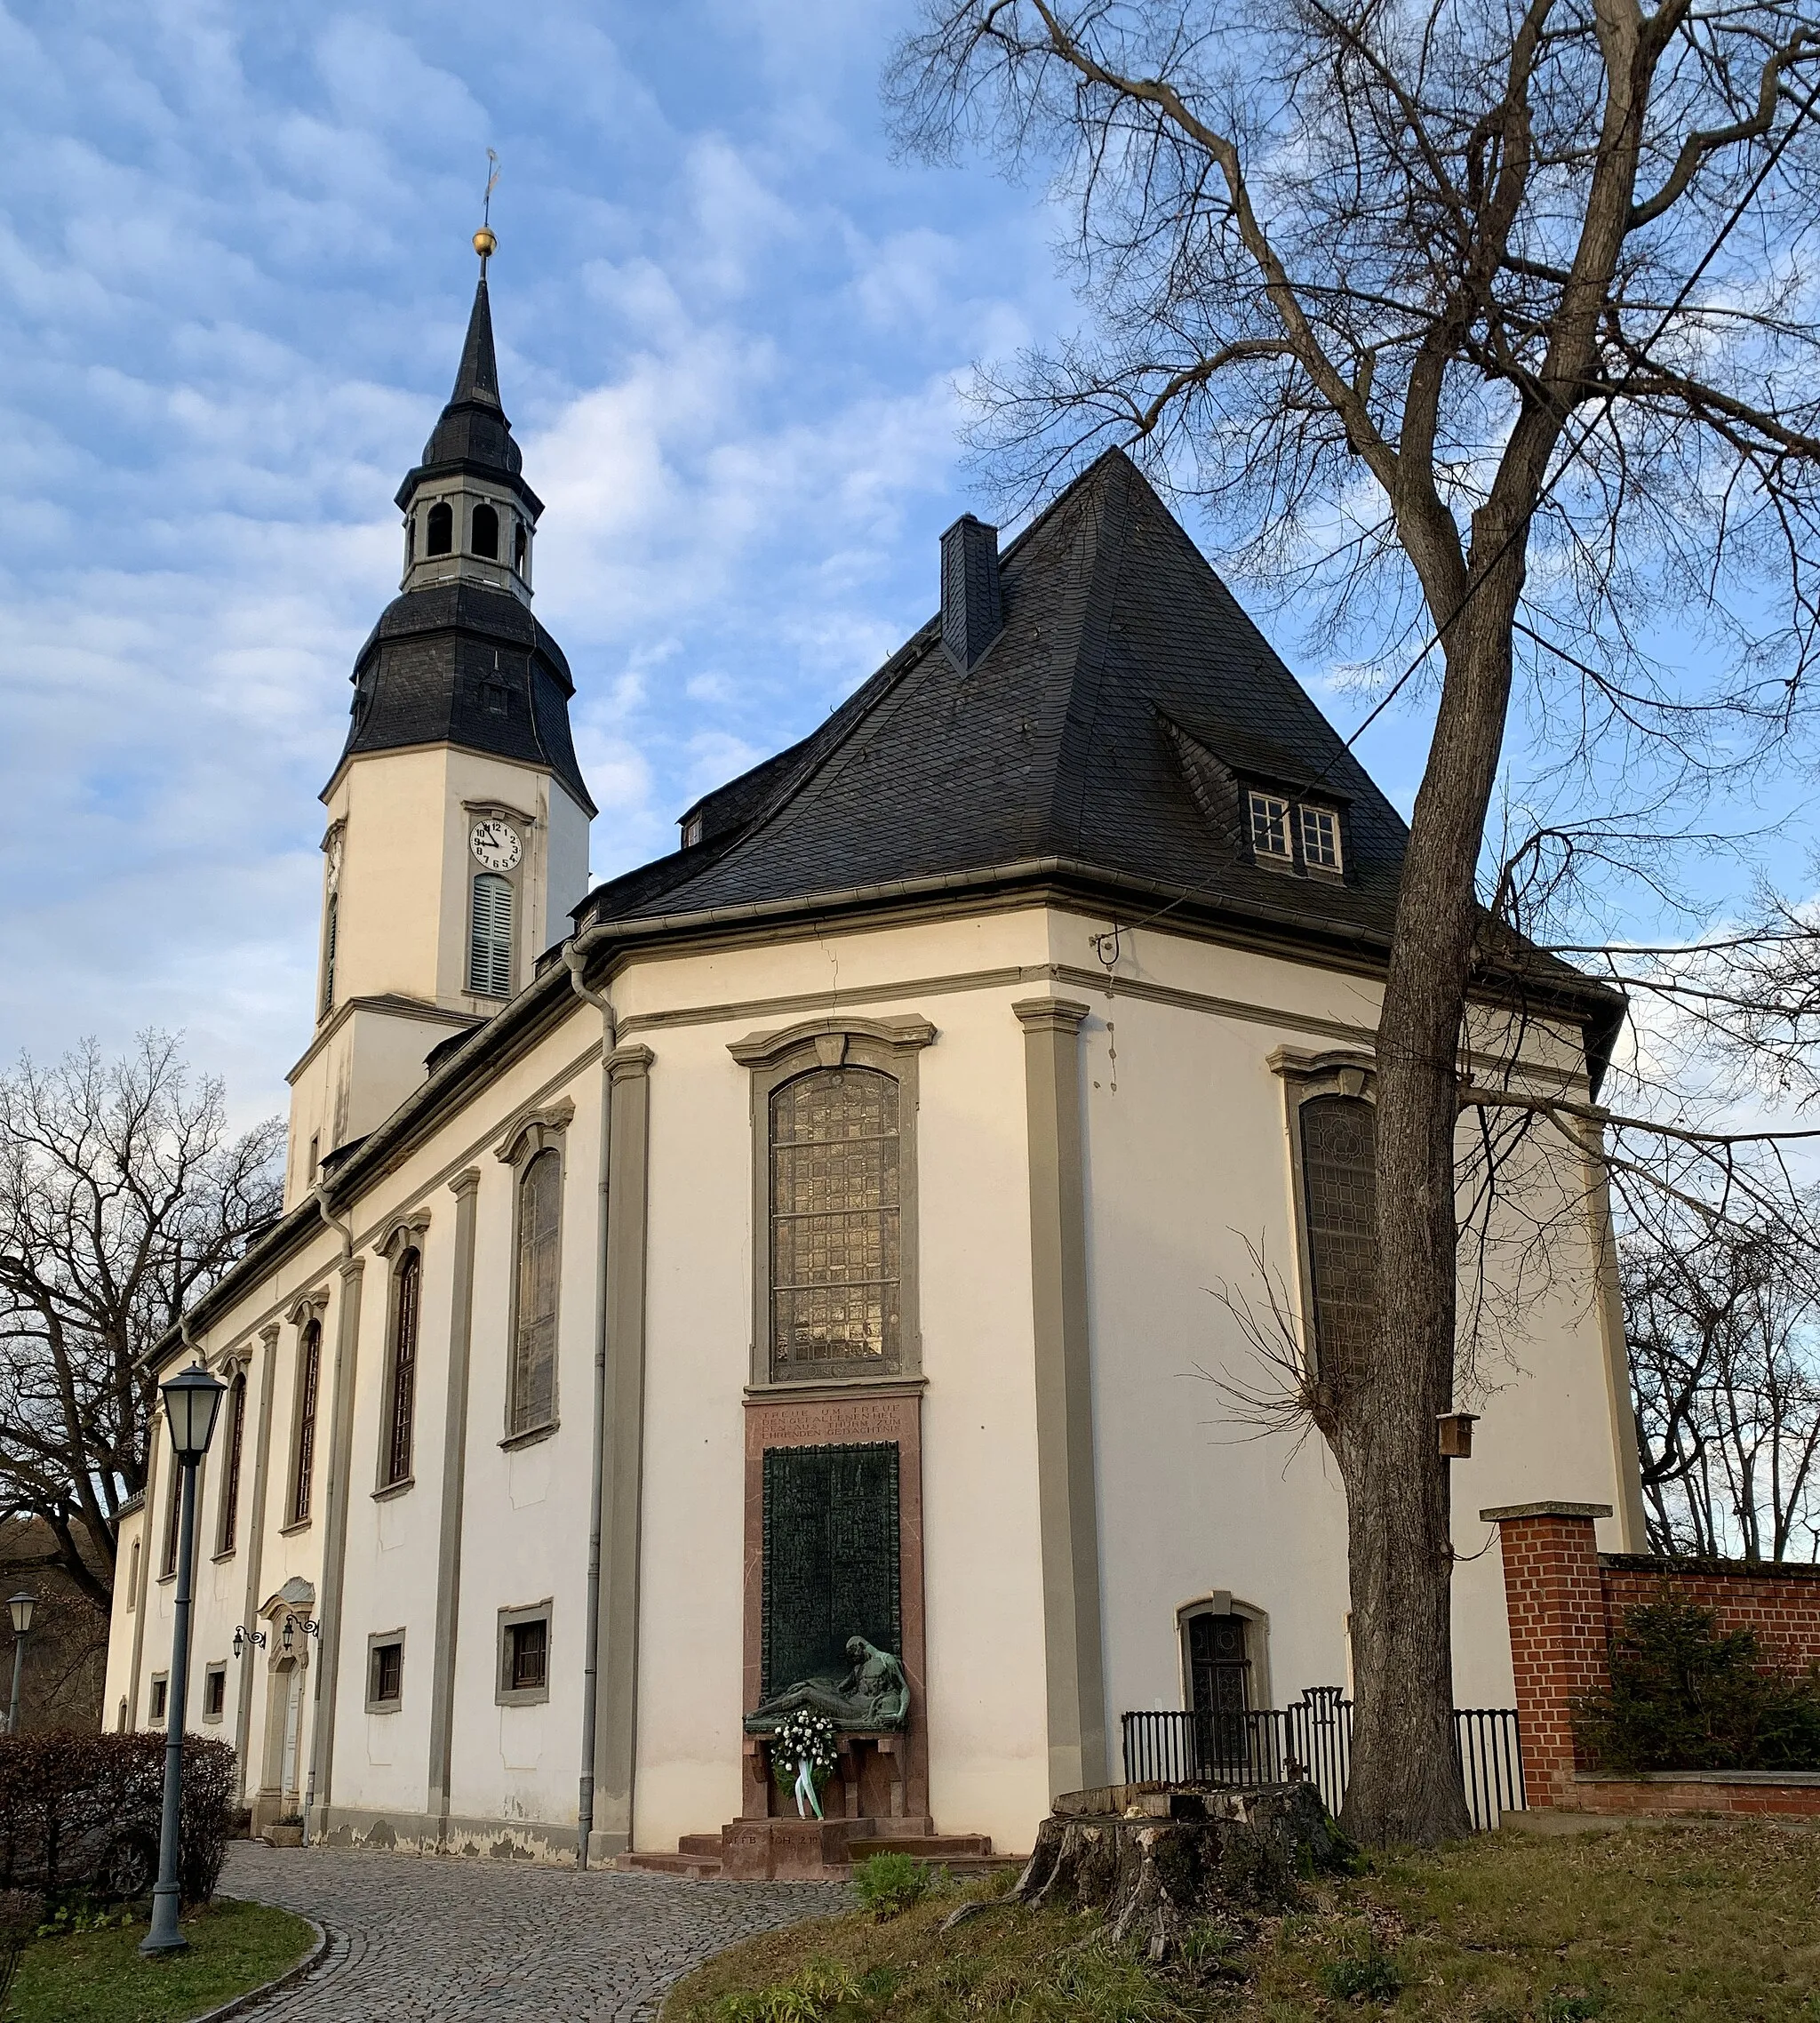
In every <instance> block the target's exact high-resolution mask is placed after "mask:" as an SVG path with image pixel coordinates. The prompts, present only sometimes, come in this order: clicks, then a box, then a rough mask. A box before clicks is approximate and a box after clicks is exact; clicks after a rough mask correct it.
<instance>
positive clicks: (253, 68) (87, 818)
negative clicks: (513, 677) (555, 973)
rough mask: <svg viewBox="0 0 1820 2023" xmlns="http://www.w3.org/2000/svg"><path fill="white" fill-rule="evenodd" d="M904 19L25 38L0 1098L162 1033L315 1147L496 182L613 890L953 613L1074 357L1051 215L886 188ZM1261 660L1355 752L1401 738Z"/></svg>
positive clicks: (959, 177) (310, 22)
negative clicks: (360, 668)
mask: <svg viewBox="0 0 1820 2023" xmlns="http://www.w3.org/2000/svg"><path fill="white" fill-rule="evenodd" d="M912 16H913V8H912V5H911V0H869V4H866V5H858V6H856V5H854V4H851V0H666V4H663V5H661V6H653V5H651V4H649V0H644V4H637V0H632V4H622V0H592V4H575V0H537V4H535V5H532V6H523V7H519V8H516V9H502V8H500V7H499V6H498V5H497V4H491V5H486V6H482V5H478V4H472V0H389V4H385V5H371V6H363V5H357V4H355V5H335V4H322V5H317V6H314V7H310V8H276V7H270V6H265V5H259V6H255V5H253V4H250V0H241V4H226V0H36V4H4V0H0V116H4V124H5V132H6V135H7V143H6V152H5V156H4V170H0V234H4V244H0V347H4V356H5V358H6V360H7V364H8V370H7V372H6V374H5V376H4V380H0V410H4V430H5V439H6V441H7V443H8V446H9V455H8V458H7V465H8V469H7V474H6V479H5V482H4V484H0V596H4V609H5V625H4V633H0V792H4V796H5V807H6V817H7V819H6V821H5V824H4V844H0V880H4V884H0V892H4V898H0V918H4V924H5V930H6V940H7V946H8V949H9V960H8V961H7V962H6V963H5V964H4V965H0V1060H10V1059H12V1058H13V1057H15V1056H16V1055H17V1054H18V1053H19V1052H20V1051H21V1050H28V1051H30V1052H32V1053H33V1054H34V1055H36V1056H38V1057H40V1058H50V1057H53V1056H55V1055H56V1054H57V1053H59V1052H60V1051H62V1050H63V1049H64V1048H65V1047H66V1046H68V1044H69V1043H71V1042H72V1041H74V1040H75V1039H76V1038H77V1037H79V1036H81V1035H90V1034H92V1035H96V1036H97V1037H98V1038H99V1039H100V1041H101V1043H103V1044H104V1045H105V1046H108V1047H109V1048H116V1047H119V1046H121V1045H123V1044H124V1043H125V1042H127V1041H128V1040H130V1038H131V1037H132V1035H133V1034H134V1033H135V1032H136V1031H138V1030H140V1029H141V1028H143V1027H148V1026H153V1027H161V1028H163V1029H165V1030H170V1031H180V1032H182V1033H183V1034H184V1035H186V1040H187V1045H188V1051H189V1054H190V1057H191V1059H192V1060H193V1061H195V1062H196V1064H197V1065H198V1066H201V1067H206V1068H208V1069H210V1070H212V1071H213V1072H216V1073H219V1074H220V1075H223V1076H224V1077H225V1078H226V1080H227V1083H228V1092H229V1098H230V1102H231V1104H232V1107H233V1110H234V1112H235V1115H236V1116H239V1117H241V1118H251V1117H252V1116H256V1115H262V1114H267V1113H269V1112H271V1111H274V1110H277V1109H280V1108H282V1107H283V1102H284V1098H285V1089H284V1083H283V1074H284V1070H285V1069H286V1068H287V1067H289V1066H290V1065H291V1062H292V1060H293V1059H295V1058H296V1056H297V1055H298V1054H299V1052H300V1051H302V1049H303V1047H304V1045H305V1044H306V1043H307V1040H308V1037H309V1035H310V1031H311V1014H312V1009H313V1006H312V996H313V986H314V972H315V949H316V911H317V907H318V904H319V900H320V891H321V860H320V857H319V854H318V845H319V843H320V839H321V835H322V828H323V811H322V808H321V806H320V804H319V803H318V802H317V799H316V796H317V794H318V792H319V791H320V789H321V788H322V787H323V784H324V782H325V781H326V780H327V778H328V775H329V772H330V771H331V767H332V765H333V764H334V761H335V758H336V756H337V755H338V754H339V748H340V745H341V741H342V738H343V735H344V733H345V730H346V719H347V702H348V696H349V691H348V688H347V678H348V674H349V671H350V668H351V667H352V664H353V659H354V655H355V652H356V651H357V649H358V647H359V645H360V643H361V641H362V640H363V638H364V637H365V636H366V634H367V632H368V631H369V629H370V628H371V625H372V624H373V622H374V620H376V619H377V617H378V616H379V612H380V611H381V610H382V609H383V608H384V606H385V604H386V603H387V601H388V599H389V598H390V597H391V596H393V595H394V594H395V590H396V587H397V585H396V579H397V568H398V557H399V538H400V537H399V532H398V515H397V512H396V509H395V507H394V506H393V504H392V498H393V493H394V492H395V489H396V487H397V484H398V482H399V480H400V478H401V477H402V476H403V474H404V472H405V471H406V470H407V469H409V468H411V465H412V464H413V463H414V462H415V461H416V460H417V456H418V453H419V450H420V448H421V445H422V443H423V440H424V438H425V436H427V434H428V432H429V429H430V428H431V426H432V424H433V423H434V421H435V417H436V414H437V412H439V410H440V408H441V405H442V404H443V401H444V400H445V399H446V398H447V395H448V389H449V386H450V382H451V380H452V377H453V373H454V367H455V363H456V359H457V356H458V354H459V347H460V340H461V333H462V329H463V327H464V324H465V321H466V317H467V308H468V304H469V301H470V299H471V296H472V292H473V286H474V279H475V260H474V255H473V252H472V251H471V250H470V247H469V244H468V237H469V235H470V234H471V232H472V231H473V229H474V228H475V225H476V224H477V223H478V221H479V215H478V214H479V208H480V198H481V191H482V186H483V182H484V180H485V175H486V170H487V162H486V149H487V148H489V147H491V148H494V149H496V150H497V152H498V155H499V160H500V169H501V173H500V180H499V188H498V189H497V191H496V193H495V196H494V200H493V223H494V226H495V228H496V229H497V230H498V233H499V254H498V256H497V258H496V259H495V260H494V261H493V263H492V271H491V294H492V301H493V313H494V323H495V329H496V332H497V336H498V340H499V371H500V380H501V388H502V393H503V396H504V400H505V404H506V407H507V412H508V414H509V415H510V417H511V419H512V421H513V424H514V429H515V434H516V436H517V437H518V440H519V442H520V443H521V444H522V446H523V452H524V468H525V475H526V476H527V478H528V479H529V480H530V482H531V484H532V485H533V487H534V488H535V489H536V491H537V492H539V495H540V496H541V497H542V499H543V500H544V501H545V508H546V509H545V513H544V517H543V520H542V522H541V524H540V526H539V542H538V557H537V559H538V579H537V580H538V596H537V611H538V615H539V618H540V619H541V620H542V621H543V622H544V624H545V625H546V626H547V628H549V629H550V631H551V632H552V633H554V635H555V637H556V638H557V639H558V640H559V641H560V642H561V643H562V644H563V647H564V649H565V651H566V652H567V654H568V656H569V660H570V662H571V667H572V668H573V670H574V673H575V676H576V681H577V686H578V692H577V696H576V700H575V706H574V721H575V727H576V741H577V748H578V750H579V755H580V758H581V762H582V766H583V770H584V772H585V773H586V775H587V780H588V782H589V784H590V786H591V788H592V789H593V792H594V795H595V799H596V801H597V802H598V803H599V804H600V809H601V812H600V815H599V818H598V819H597V820H596V821H595V828H594V839H593V850H592V861H593V869H594V872H595V876H608V875H611V874H612V873H615V872H617V871H619V870H622V869H624V868H627V867H628V866H630V865H633V864H635V863H638V862H641V861H643V860H645V859H647V858H650V857H652V856H655V855H658V854H660V853H662V852H665V851H667V850H668V849H670V848H671V847H673V846H674V843H675V827H674V824H675V817H676V816H677V815H678V814H679V813H680V812H682V811H683V808H684V807H686V806H687V805H688V804H689V803H690V801H691V800H693V799H694V798H695V797H696V796H698V795H699V794H700V793H702V792H703V791H704V790H706V788H710V787H713V786H714V785H716V784H718V783H720V782H721V781H722V780H727V779H729V778H730V777H732V776H733V775H734V774H736V773H738V772H741V771H743V770H744V769H745V768H746V766H747V765H749V764H753V763H754V761H755V760H756V759H758V758H760V757H762V756H765V755H766V754H768V753H770V752H771V751H774V750H776V749H778V748H779V747H781V746H783V745H785V744H787V743H789V742H791V741H792V740H794V739H796V738H798V737H800V736H802V734H803V733H804V732H806V731H807V730H808V729H810V726H811V725H812V724H814V723H816V722H817V721H818V719H819V718H820V717H821V716H823V715H825V714H826V711H827V710H828V709H829V708H831V707H832V706H833V705H834V703H835V702H836V701H837V700H839V699H840V698H841V697H842V696H843V695H844V694H846V693H847V692H849V691H850V690H851V689H852V688H853V687H854V686H855V685H857V684H858V682H860V681H861V680H863V679H864V678H865V677H866V675H868V674H869V673H870V672H871V671H872V669H873V668H874V667H875V666H876V665H877V663H878V662H879V661H880V660H882V659H883V658H884V657H885V656H886V655H887V654H888V653H889V652H890V651H891V650H892V649H894V648H895V647H896V646H897V645H898V643H899V642H900V641H901V640H902V639H903V638H904V637H905V636H906V635H907V634H909V633H910V632H911V631H912V630H914V628H916V627H917V626H918V625H920V624H921V623H922V621H923V620H924V619H926V618H927V617H928V616H929V615H930V612H931V611H932V609H933V608H934V605H935V604H936V601H937V595H938V591H937V567H936V564H937V553H938V548H937V543H938V536H939V534H940V532H941V530H942V529H943V528H944V527H945V526H946V525H947V524H949V522H950V521H951V520H953V519H954V516H956V515H957V514H959V513H961V512H962V511H966V510H969V509H989V503H990V502H989V500H986V499H985V498H984V497H983V496H982V491H981V486H980V484H979V482H978V479H977V477H976V476H975V475H974V474H973V473H972V472H971V471H970V468H969V467H968V463H967V460H966V455H965V452H964V449H963V446H962V444H961V442H960V440H959V439H958V433H957V432H958V429H959V428H960V425H961V422H962V407H961V400H960V388H961V387H962V384H963V383H964V380H965V378H966V375H967V373H968V372H969V370H970V367H971V366H972V365H973V364H975V363H976V362H978V361H990V360H993V359H1002V358H1005V357H1008V356H1010V355H1011V354H1012V353H1014V352H1015V351H1016V350H1017V349H1018V348H1019V347H1020V346H1023V345H1026V344H1030V343H1034V342H1038V341H1042V340H1045V339H1048V338H1050V337H1052V336H1053V335H1054V334H1055V333H1056V332H1058V331H1061V330H1065V329H1066V328H1068V327H1070V326H1071V325H1072V324H1074V323H1075V322H1077V321H1078V318H1079V316H1080V311H1079V308H1078V307H1077V305H1076V304H1075V303H1074V300H1073V299H1072V297H1071V296H1070V294H1069V292H1068V288H1067V284H1066V280H1065V279H1064V278H1063V277H1062V276H1061V274H1060V272H1059V270H1058V263H1057V260H1056V256H1055V253H1054V251H1053V243H1054V240H1055V237H1056V234H1057V231H1058V223H1059V220H1058V218H1057V217H1056V216H1055V215H1054V213H1053V211H1052V209H1051V206H1050V202H1049V200H1048V198H1047V196H1046V194H1045V192H1044V190H1043V188H1042V186H1041V183H1040V181H1039V182H1026V183H1023V184H1014V183H1008V182H1006V181H1005V180H1002V179H1001V178H1000V177H998V176H997V175H995V174H994V172H992V171H991V170H990V169H989V168H988V167H986V166H985V165H982V164H966V165H958V166H954V167H943V168H933V167H930V166H929V165H926V164H921V163H915V162H906V161H903V160H899V159H896V158H894V156H893V153H892V149H891V147H890V137H889V134H888V133H887V132H886V127H885V121H884V117H883V115H882V109H881V107H880V102H879V92H878V79H879V74H880V69H881V66H882V61H883V59H884V57H885V55H886V53H887V52H888V50H889V48H890V44H892V42H893V40H894V39H895V37H896V36H898V34H899V33H901V32H902V30H903V28H904V27H905V26H906V24H907V23H908V21H909V20H911V19H912ZM1190 524H1191V526H1192V524H1193V523H1192V521H1191V523H1190ZM1260 615H1261V616H1262V615H1263V614H1260ZM1264 621H1265V627H1266V629H1267V630H1269V631H1271V632H1272V633H1273V636H1275V637H1276V638H1277V640H1278V643H1279V644H1280V645H1281V646H1282V647H1283V649H1284V650H1285V652H1286V653H1287V655H1288V657H1289V660H1290V662H1291V665H1292V666H1294V667H1296V668H1297V672H1298V673H1300V674H1302V676H1304V678H1305V680H1306V681H1307V683H1308V685H1309V686H1310V688H1311V689H1312V690H1313V692H1314V694H1315V695H1316V698H1317V700H1321V702H1322V703H1323V705H1324V706H1325V707H1327V708H1329V714H1330V715H1331V716H1333V717H1334V719H1335V721H1336V722H1337V723H1338V724H1339V725H1340V727H1341V728H1342V730H1345V731H1349V730H1351V729H1352V728H1353V725H1354V724H1356V723H1357V722H1358V721H1359V719H1360V718H1361V716H1363V715H1364V713H1365V711H1366V708H1368V707H1369V706H1368V705H1367V704H1366V703H1365V702H1363V701H1361V700H1359V699H1358V698H1357V697H1356V696H1353V695H1350V694H1348V693H1346V692H1345V691H1344V689H1343V688H1340V687H1337V685H1336V684H1335V681H1334V679H1333V671H1332V668H1330V667H1323V666H1322V665H1321V664H1320V663H1318V662H1310V661H1309V660H1306V659H1298V658H1297V654H1296V653H1295V652H1294V651H1293V645H1292V641H1291V640H1290V638H1289V637H1288V636H1285V629H1284V628H1283V626H1282V625H1281V624H1278V623H1275V622H1273V620H1271V619H1269V618H1268V617H1265V620H1264ZM1420 731H1421V724H1420V721H1419V712H1418V713H1417V716H1409V715H1407V714H1404V713H1401V712H1394V711H1393V712H1392V713H1390V714H1389V715H1388V716H1386V717H1385V719H1384V720H1382V721H1381V723H1380V724H1379V725H1377V727H1375V728H1374V730H1373V732H1371V733H1370V735H1369V737H1368V738H1367V739H1366V740H1364V741H1363V742H1361V746H1360V747H1359V750H1360V754H1361V757H1362V758H1363V759H1364V760H1365V762H1366V764H1368V766H1369V767H1370V768H1371V770H1372V771H1373V772H1374V773H1375V775H1376V776H1377V779H1378V780H1379V782H1380V784H1381V785H1382V786H1383V787H1384V788H1385V791H1386V792H1387V793H1389V794H1390V796H1391V797H1392V798H1393V800H1394V801H1395V802H1396V803H1397V804H1399V805H1400V806H1401V807H1402V808H1403V809H1404V810H1405V811H1406V812H1407V810H1408V808H1409V804H1410V801H1411V797H1412V794H1413V789H1414V785H1415V781H1416V779H1417V771H1418V767H1419V763H1420V757H1421V744H1422V740H1421V737H1420Z"/></svg>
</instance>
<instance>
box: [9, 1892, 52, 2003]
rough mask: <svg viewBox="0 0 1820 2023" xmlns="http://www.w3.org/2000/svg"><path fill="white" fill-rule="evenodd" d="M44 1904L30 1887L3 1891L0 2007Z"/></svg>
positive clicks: (17, 1969) (35, 1928)
mask: <svg viewBox="0 0 1820 2023" xmlns="http://www.w3.org/2000/svg"><path fill="white" fill-rule="evenodd" d="M43 1910H44V1906H43V1904H42V1902H41V1901H40V1900H39V1899H38V1898H37V1897H36V1896H35V1895H34V1894H33V1893H32V1892H31V1891H29V1890H0V2010H4V2008H5V2006H6V1991H7V1989H8V1988H10V1987H12V1977H13V1975H14V1974H15V1973H16V1972H17V1971H19V1956H20V1954H21V1953H22V1952H23V1951H24V1950H25V1943H26V1940H27V1939H29V1938H30V1937H31V1935H32V1934H33V1932H34V1931H36V1930H37V1926H38V1919H39V1917H40V1916H41V1915H43Z"/></svg>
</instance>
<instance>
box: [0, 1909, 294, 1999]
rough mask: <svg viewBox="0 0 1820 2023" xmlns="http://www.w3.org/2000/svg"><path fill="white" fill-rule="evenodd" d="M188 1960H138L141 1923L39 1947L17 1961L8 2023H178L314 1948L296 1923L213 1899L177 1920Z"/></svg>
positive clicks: (37, 1942) (283, 1914) (38, 1942)
mask: <svg viewBox="0 0 1820 2023" xmlns="http://www.w3.org/2000/svg"><path fill="white" fill-rule="evenodd" d="M183 1934H184V1937H185V1938H186V1939H188V1940H189V1950H188V1953H180V1954H179V1955H177V1956H176V1957H175V1958H174V1959H164V1960H141V1959H140V1956H139V1942H140V1939H143V1938H144V1937H145V1935H146V1925H145V1923H144V1921H143V1920H140V1921H137V1922H135V1923H132V1924H130V1925H126V1926H124V1927H116V1928H115V1929H114V1930H113V1931H86V1932H77V1933H74V1934H71V1935H68V1936H65V1937H61V1938H57V1939H34V1940H33V1941H32V1943H31V1944H30V1945H29V1946H28V1947H26V1949H25V1952H24V1953H23V1954H22V1955H20V1963H19V1978H18V1979H16V1980H15V1981H14V1982H13V1984H12V1999H11V2001H10V2003H5V2004H0V2013H4V2016H5V2019H6V2023H179V2019H181V2018H183V2017H188V2016H200V2015H202V2014H203V2013H204V2011H207V2010H210V2009H213V2008H215V2007H216V2006H217V2005H218V2004H220V2003H224V2002H226V2001H227V2000H228V1997H229V1996H230V1995H240V1994H242V1993H243V1992H244V1991H245V1990H246V1989H247V1988H250V1987H258V1986H259V1983H260V1982H261V1981H268V1980H270V1979H272V1978H273V1976H274V1975H276V1974H282V1973H283V1971H284V1970H285V1968H287V1967H290V1966H293V1965H295V1964H296V1963H297V1962H298V1961H299V1960H300V1959H301V1958H302V1957H303V1955H305V1954H306V1953H307V1952H308V1950H309V1948H310V1947H312V1946H313V1945H314V1944H315V1932H313V1931H311V1930H310V1928H309V1926H308V1925H307V1923H305V1922H304V1920H303V1919H302V1918H300V1917H292V1916H291V1913H290V1912H289V1911H277V1910H272V1909H270V1908H269V1907H267V1906H266V1905H264V1904H242V1903H235V1902H233V1901H232V1900H231V1899H228V1898H226V1897H218V1898H217V1899H215V1902H214V1904H213V1905H212V1907H210V1908H209V1909H208V1910H205V1911H201V1912H198V1913H197V1914H196V1916H194V1917H187V1918H185V1919H184V1921H183Z"/></svg>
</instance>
